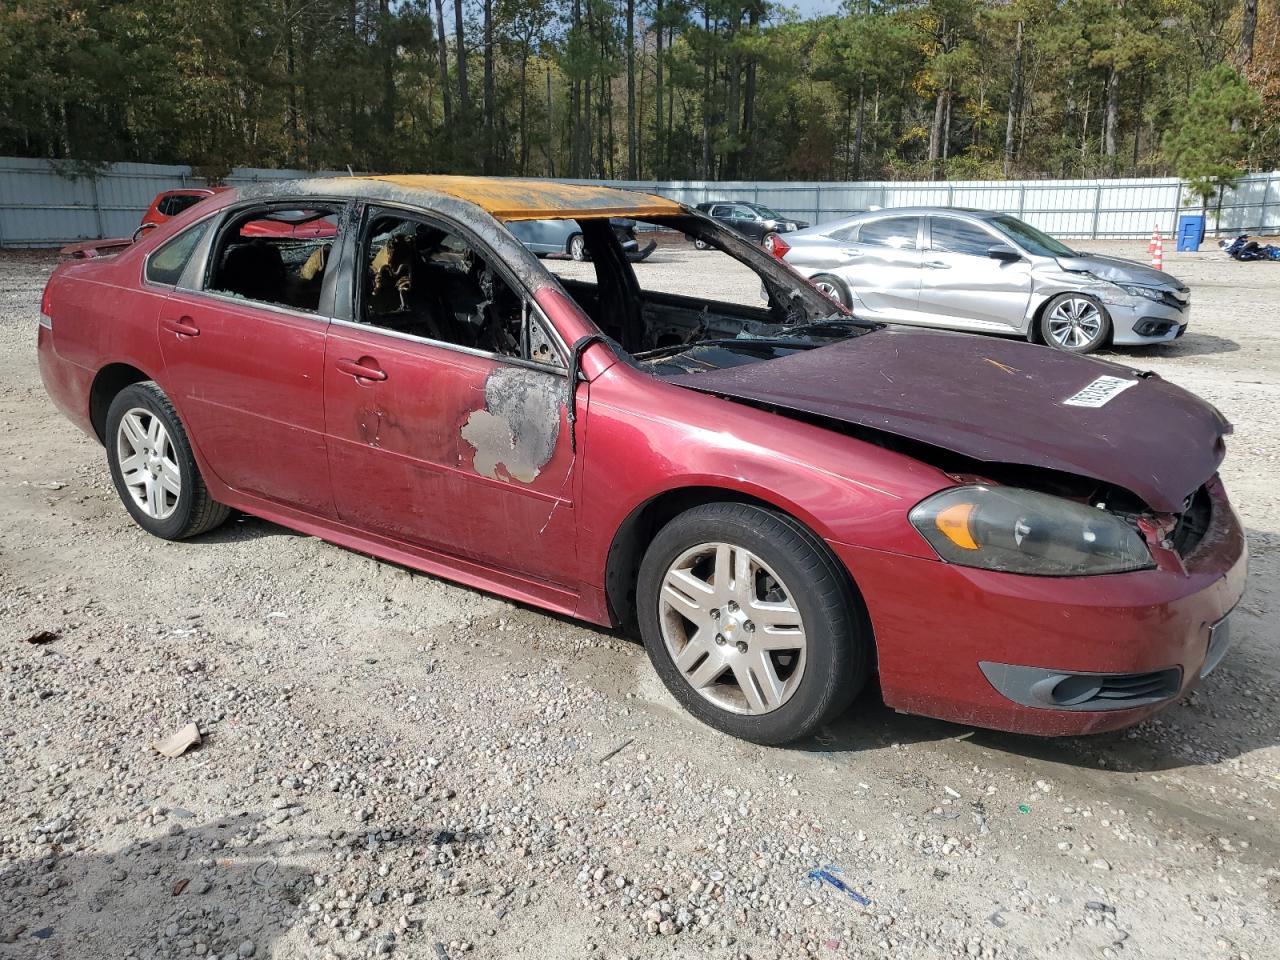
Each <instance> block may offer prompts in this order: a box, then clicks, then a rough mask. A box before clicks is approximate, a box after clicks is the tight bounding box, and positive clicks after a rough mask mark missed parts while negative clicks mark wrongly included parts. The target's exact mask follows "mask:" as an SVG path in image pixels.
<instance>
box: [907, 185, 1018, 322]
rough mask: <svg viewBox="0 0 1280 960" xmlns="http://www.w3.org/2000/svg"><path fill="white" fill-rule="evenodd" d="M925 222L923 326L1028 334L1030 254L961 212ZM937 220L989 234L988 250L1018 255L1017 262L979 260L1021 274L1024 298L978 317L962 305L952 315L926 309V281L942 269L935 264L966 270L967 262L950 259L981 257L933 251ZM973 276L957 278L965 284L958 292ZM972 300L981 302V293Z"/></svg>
mask: <svg viewBox="0 0 1280 960" xmlns="http://www.w3.org/2000/svg"><path fill="white" fill-rule="evenodd" d="M924 219H925V236H924V242H923V244H922V245H921V252H922V254H923V256H922V258H921V264H920V266H921V270H920V297H919V300H918V306H917V310H918V311H919V313H920V316H921V323H926V324H928V325H930V326H941V327H947V328H949V329H956V330H971V331H975V332H982V333H1009V334H1025V333H1026V331H1027V322H1028V321H1027V313H1028V309H1029V305H1030V302H1031V290H1032V276H1031V268H1032V265H1031V262H1030V261H1029V260H1028V258H1027V256H1026V254H1025V253H1024V252H1023V251H1022V250H1019V249H1018V247H1017V246H1016V245H1014V244H1012V243H1010V242H1009V238H1008V237H1005V236H1003V235H1001V234H999V233H998V232H997V231H996V230H995V229H994V228H992V227H989V226H988V225H987V224H986V223H984V222H983V221H982V220H981V219H975V218H972V217H966V216H961V215H959V214H957V213H954V212H952V211H946V210H941V211H937V212H932V213H929V214H928V215H927V216H926V217H925V218H924ZM935 219H939V220H955V221H958V222H960V223H963V224H966V225H968V226H970V227H973V228H975V229H977V230H980V231H981V232H982V233H985V234H986V235H987V237H988V239H989V240H990V241H991V242H990V243H989V244H988V247H994V246H1006V247H1009V248H1010V249H1012V250H1014V251H1016V252H1017V253H1018V255H1019V260H1017V261H997V260H994V259H992V258H990V257H978V259H979V260H984V261H986V262H985V263H983V264H982V266H983V268H984V269H987V270H991V269H997V270H1000V271H1002V272H1014V271H1017V272H1019V273H1020V275H1021V279H1022V287H1023V289H1022V291H1021V295H1020V296H1019V295H1011V296H1009V297H1008V298H1007V299H1008V300H1009V301H1010V308H1009V309H1008V310H1007V311H992V314H991V315H990V316H986V317H981V316H974V315H973V311H972V310H965V309H964V307H963V305H958V306H957V308H956V310H955V311H954V312H951V313H942V312H940V311H937V310H927V309H926V305H927V302H926V299H925V287H926V282H929V281H931V279H932V275H931V274H930V271H931V270H937V269H940V268H939V267H937V266H935V264H938V263H945V264H946V267H945V269H950V268H951V267H953V266H960V267H963V266H965V264H964V263H963V262H961V263H959V264H952V263H950V262H948V258H966V257H971V256H972V257H977V254H966V253H960V252H958V251H935V250H934V249H933V221H934V220H935ZM1019 264H1021V266H1019ZM972 276H973V273H972V271H967V272H966V274H965V276H964V277H958V278H956V279H958V280H959V281H960V282H961V286H959V287H958V289H959V290H963V285H962V284H963V281H964V280H965V279H970V280H971V279H972ZM970 299H973V300H977V299H980V294H978V293H973V295H972V296H971V297H970ZM997 316H1000V317H1003V318H1004V319H997Z"/></svg>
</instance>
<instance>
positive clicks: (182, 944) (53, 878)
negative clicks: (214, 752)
mask: <svg viewBox="0 0 1280 960" xmlns="http://www.w3.org/2000/svg"><path fill="white" fill-rule="evenodd" d="M184 814H185V816H184ZM191 822H193V820H192V819H191V815H190V814H189V813H187V812H186V811H178V810H171V811H168V812H167V815H166V816H164V818H163V819H162V820H160V821H159V822H157V823H155V824H154V825H153V826H150V827H148V828H147V829H148V830H151V831H154V835H153V836H151V837H150V838H148V839H144V840H138V841H134V842H132V843H129V844H127V845H124V846H122V847H119V848H117V849H115V850H113V851H110V852H94V853H84V852H73V851H71V850H69V849H68V848H71V847H74V845H76V844H77V843H79V842H81V841H82V840H84V839H89V838H88V837H86V836H84V835H85V834H87V833H89V832H90V830H91V826H90V824H89V823H87V822H86V823H81V822H80V821H79V820H77V819H74V818H72V817H69V816H66V817H59V818H57V819H56V820H52V821H49V822H48V823H45V824H40V825H35V824H32V825H31V826H30V827H29V828H28V829H30V830H31V831H32V835H33V839H37V840H38V842H39V843H40V846H39V848H38V849H39V851H40V852H39V853H38V854H37V855H34V856H32V855H28V856H27V857H26V858H25V859H17V860H13V861H11V862H9V863H8V864H6V865H3V866H0V901H2V902H3V904H4V907H3V909H0V958H8V957H15V958H16V957H19V956H22V957H30V956H34V955H35V953H36V952H38V953H39V954H40V955H41V956H50V957H131V956H151V955H156V956H169V955H171V954H172V955H175V956H176V955H178V954H182V955H186V956H192V955H203V956H206V957H208V958H211V960H219V958H226V957H228V956H230V957H246V956H250V955H252V956H255V957H268V956H271V955H273V953H274V951H273V944H274V943H276V942H277V941H278V940H279V939H281V938H282V937H283V936H285V935H286V934H287V933H288V931H289V929H290V927H291V926H292V925H293V923H294V922H295V919H296V916H297V912H296V908H297V905H298V904H299V903H300V902H301V901H302V900H303V898H304V897H305V896H306V895H307V892H308V888H309V887H311V886H312V879H311V875H310V873H309V872H308V871H305V870H303V869H300V868H298V867H292V866H285V865H284V864H283V862H282V861H283V858H285V857H287V856H289V855H291V854H296V853H298V852H299V851H300V850H302V849H304V848H305V847H306V846H307V845H308V844H314V845H320V844H324V845H325V846H326V847H327V846H328V844H329V841H328V838H309V839H308V840H299V839H298V838H296V837H293V838H290V839H287V840H280V839H275V838H274V836H275V830H278V829H279V828H273V829H270V830H269V828H267V827H266V825H265V824H264V823H263V822H262V820H261V819H260V818H258V817H255V816H250V815H247V814H240V815H238V816H233V817H226V818H221V819H217V820H213V821H210V822H208V823H204V824H201V825H199V826H195V827H184V826H183V825H184V824H187V823H191ZM16 830H17V828H16V827H15V828H14V831H15V832H16ZM6 839H8V838H6ZM198 944H204V947H203V948H200V947H198ZM247 944H252V945H253V946H252V948H250V947H248V946H247Z"/></svg>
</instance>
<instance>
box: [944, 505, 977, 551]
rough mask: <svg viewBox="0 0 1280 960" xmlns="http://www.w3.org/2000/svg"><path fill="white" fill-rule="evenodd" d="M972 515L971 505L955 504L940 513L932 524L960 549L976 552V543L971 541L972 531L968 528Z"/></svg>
mask: <svg viewBox="0 0 1280 960" xmlns="http://www.w3.org/2000/svg"><path fill="white" fill-rule="evenodd" d="M972 514H973V504H972V503H957V504H953V505H952V506H950V507H947V508H946V509H945V510H943V511H941V512H940V513H939V514H938V515H937V517H935V518H934V521H933V522H934V523H935V524H936V525H937V527H938V530H939V531H940V532H941V533H942V535H943V536H944V537H946V538H947V539H948V540H950V541H951V542H952V543H954V544H955V545H956V546H957V547H959V548H960V549H962V550H977V549H978V542H977V541H976V540H974V539H973V531H972V530H971V529H970V527H969V517H970V516H972Z"/></svg>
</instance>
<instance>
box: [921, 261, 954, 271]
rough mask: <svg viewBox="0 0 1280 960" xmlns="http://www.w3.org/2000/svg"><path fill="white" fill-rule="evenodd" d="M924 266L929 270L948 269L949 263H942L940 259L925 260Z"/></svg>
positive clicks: (949, 267)
mask: <svg viewBox="0 0 1280 960" xmlns="http://www.w3.org/2000/svg"><path fill="white" fill-rule="evenodd" d="M924 266H926V267H928V268H929V269H930V270H950V269H951V264H949V263H943V262H942V261H941V260H926V261H925V262H924Z"/></svg>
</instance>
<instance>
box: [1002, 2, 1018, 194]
mask: <svg viewBox="0 0 1280 960" xmlns="http://www.w3.org/2000/svg"><path fill="white" fill-rule="evenodd" d="M1021 109H1022V21H1021V20H1019V21H1018V33H1017V36H1016V38H1015V39H1014V42H1013V76H1012V77H1011V78H1010V80H1009V113H1008V116H1007V117H1006V119H1005V125H1004V175H1005V176H1006V177H1007V176H1009V170H1010V168H1012V167H1013V140H1014V136H1013V135H1014V131H1015V130H1016V129H1017V124H1018V112H1019V111H1020V110H1021Z"/></svg>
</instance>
